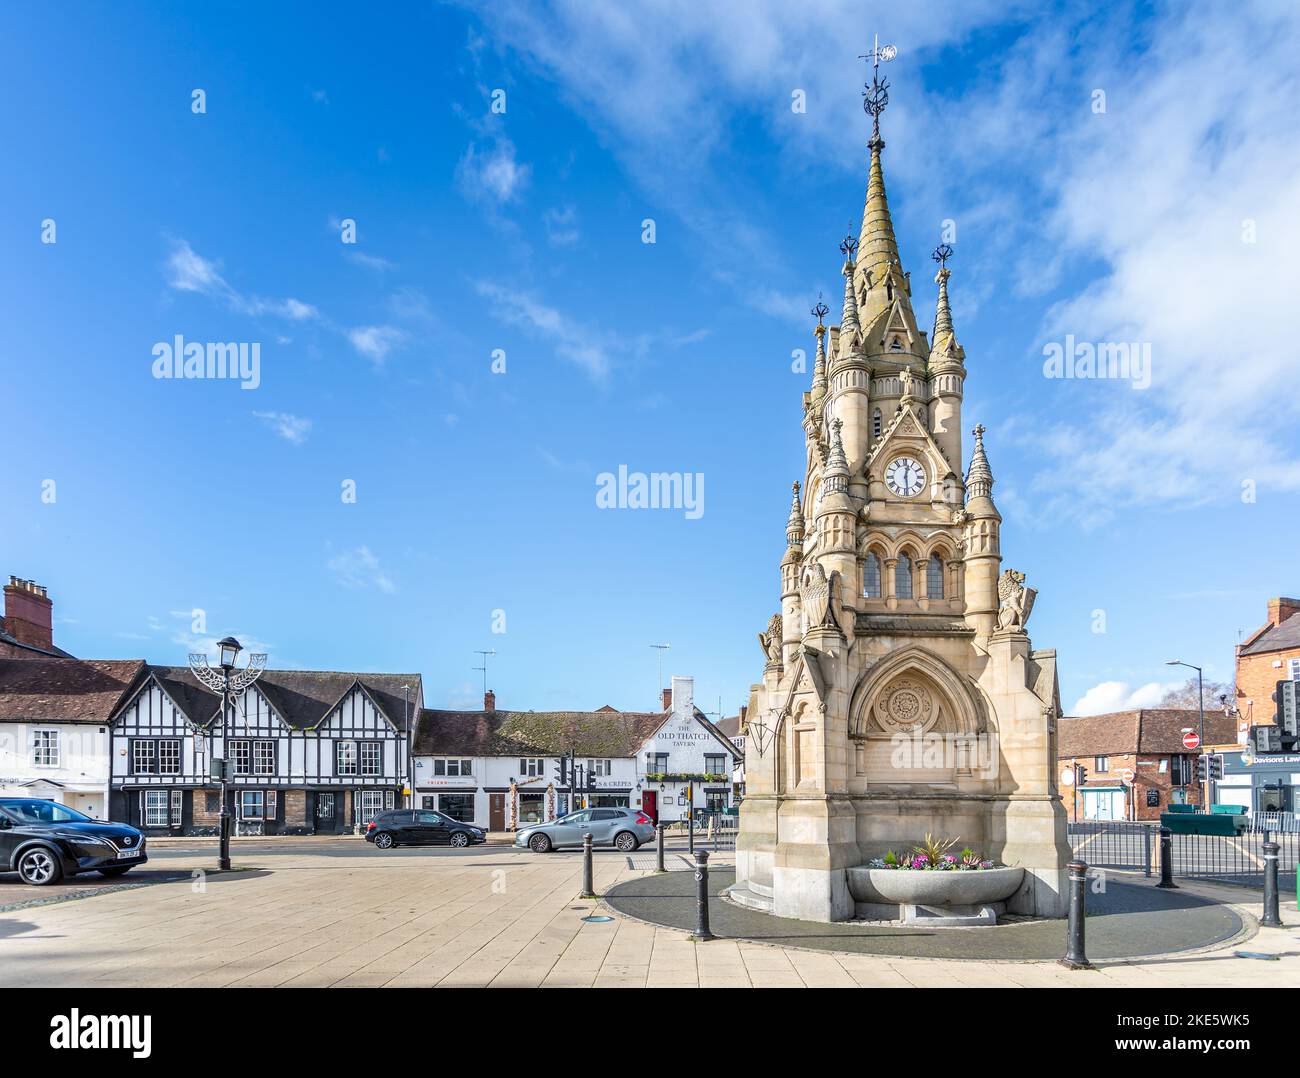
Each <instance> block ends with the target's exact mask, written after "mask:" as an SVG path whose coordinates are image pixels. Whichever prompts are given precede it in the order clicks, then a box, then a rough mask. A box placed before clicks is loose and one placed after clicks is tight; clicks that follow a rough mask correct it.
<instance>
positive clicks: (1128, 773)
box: [1120, 767, 1137, 782]
mask: <svg viewBox="0 0 1300 1078" xmlns="http://www.w3.org/2000/svg"><path fill="white" fill-rule="evenodd" d="M1120 774H1121V775H1123V777H1124V781H1125V782H1132V781H1133V780H1134V779H1135V778H1137V772H1136V771H1134V770H1133V769H1132V768H1131V767H1126V768H1124V770H1123V771H1122V772H1120Z"/></svg>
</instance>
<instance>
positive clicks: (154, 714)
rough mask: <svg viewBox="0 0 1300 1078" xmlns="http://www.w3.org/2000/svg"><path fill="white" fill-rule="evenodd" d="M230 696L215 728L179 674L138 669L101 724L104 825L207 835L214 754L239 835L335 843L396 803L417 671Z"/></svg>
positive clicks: (215, 813) (323, 679)
mask: <svg viewBox="0 0 1300 1078" xmlns="http://www.w3.org/2000/svg"><path fill="white" fill-rule="evenodd" d="M236 699H237V701H238V706H237V707H236V708H235V714H234V718H233V721H230V720H227V722H226V723H223V722H222V717H221V713H220V712H221V703H220V698H219V697H218V696H216V695H214V694H213V693H210V692H208V691H207V690H206V689H204V688H203V687H202V686H200V685H199V683H198V682H197V681H196V680H195V678H194V676H193V675H192V674H191V673H190V671H189V670H188V669H186V668H184V667H169V666H150V667H148V671H147V676H145V678H144V679H143V681H142V682H141V683H140V685H139V687H138V688H137V689H136V690H135V692H134V693H133V694H132V695H131V696H130V697H129V698H128V699H127V700H126V702H125V703H124V704H123V706H122V707H121V708H119V710H118V711H117V713H116V715H115V716H114V718H113V720H112V722H111V724H110V731H111V741H110V756H111V764H112V768H111V780H110V786H111V805H110V815H111V818H112V819H114V820H121V821H124V822H127V823H131V824H133V825H135V826H137V827H140V828H141V829H143V830H145V831H146V832H149V833H153V834H215V833H216V830H217V826H218V819H219V814H220V810H221V800H220V792H219V791H220V787H219V786H218V785H217V784H215V783H213V782H211V781H210V779H209V773H210V761H211V760H212V759H213V758H214V757H219V758H225V759H228V760H229V761H230V762H231V779H230V790H231V799H232V806H231V809H232V812H233V813H234V817H235V828H236V833H239V834H340V833H343V832H347V831H351V830H352V829H353V828H354V827H356V826H357V825H364V824H366V823H367V822H369V820H370V819H371V818H372V817H373V816H374V815H375V814H377V813H379V812H382V811H383V810H384V809H389V808H393V807H394V806H395V805H400V804H402V791H403V788H404V787H405V786H406V783H407V776H408V767H409V760H410V746H409V740H408V729H409V727H410V723H411V722H412V721H413V720H414V717H415V716H416V715H418V714H419V713H420V708H421V706H422V704H423V694H422V688H421V682H420V675H419V674H349V673H336V672H322V671H303V670H267V671H265V672H264V673H263V674H262V676H261V677H260V678H258V680H257V681H256V682H254V683H253V684H252V685H251V686H249V688H248V689H247V690H245V691H244V693H243V694H242V695H241V696H239V697H237V698H236ZM227 725H229V729H227V728H226V726H227Z"/></svg>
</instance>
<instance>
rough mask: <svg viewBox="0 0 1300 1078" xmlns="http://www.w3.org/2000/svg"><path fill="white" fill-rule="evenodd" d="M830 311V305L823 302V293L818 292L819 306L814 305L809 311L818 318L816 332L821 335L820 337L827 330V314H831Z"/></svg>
mask: <svg viewBox="0 0 1300 1078" xmlns="http://www.w3.org/2000/svg"><path fill="white" fill-rule="evenodd" d="M830 312H831V309H830V308H829V307H827V306H826V304H825V303H823V302H822V294H821V293H820V292H818V293H817V306H816V307H814V308H813V309H812V310H811V311H810V312H809V313H810V314H811V315H812V316H813V317H814V318H815V319H817V331H816V332H817V336H819V337H820V336H821V335H822V334H823V333H825V332H826V316H827V315H828V314H830Z"/></svg>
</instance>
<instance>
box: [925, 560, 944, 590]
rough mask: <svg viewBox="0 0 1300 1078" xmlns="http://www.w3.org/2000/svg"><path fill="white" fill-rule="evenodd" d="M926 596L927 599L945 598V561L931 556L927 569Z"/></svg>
mask: <svg viewBox="0 0 1300 1078" xmlns="http://www.w3.org/2000/svg"><path fill="white" fill-rule="evenodd" d="M925 595H926V598H927V599H942V598H943V559H942V558H941V557H939V555H938V554H931V555H930V561H929V562H928V563H927V565H926V567H925Z"/></svg>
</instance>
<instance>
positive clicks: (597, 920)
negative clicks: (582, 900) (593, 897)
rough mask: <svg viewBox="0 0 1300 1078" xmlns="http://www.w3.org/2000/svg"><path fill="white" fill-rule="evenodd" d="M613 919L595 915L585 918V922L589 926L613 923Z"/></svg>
mask: <svg viewBox="0 0 1300 1078" xmlns="http://www.w3.org/2000/svg"><path fill="white" fill-rule="evenodd" d="M613 919H614V918H613V917H602V916H601V915H600V914H597V913H593V914H592V915H591V916H590V917H584V918H583V920H584V921H586V922H587V923H588V924H595V925H599V924H604V923H605V922H606V921H612V920H613Z"/></svg>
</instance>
